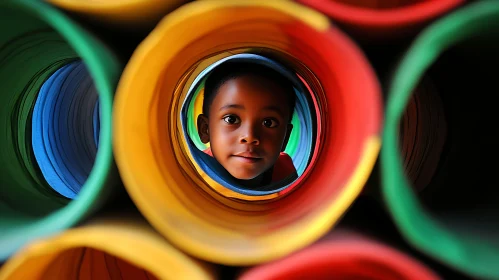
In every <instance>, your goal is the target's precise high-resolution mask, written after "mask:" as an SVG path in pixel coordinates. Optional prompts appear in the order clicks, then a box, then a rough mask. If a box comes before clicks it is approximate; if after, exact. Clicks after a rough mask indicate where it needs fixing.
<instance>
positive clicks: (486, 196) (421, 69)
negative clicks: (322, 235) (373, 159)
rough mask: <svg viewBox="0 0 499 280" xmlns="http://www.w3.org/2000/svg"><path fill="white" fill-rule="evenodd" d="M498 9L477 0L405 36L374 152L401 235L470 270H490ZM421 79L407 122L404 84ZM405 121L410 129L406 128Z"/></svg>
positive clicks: (495, 243) (495, 270)
mask: <svg viewBox="0 0 499 280" xmlns="http://www.w3.org/2000/svg"><path fill="white" fill-rule="evenodd" d="M498 19H499V3H497V2H495V1H482V2H478V3H475V4H472V5H470V6H468V7H466V8H463V9H462V10H460V11H457V12H455V13H453V14H451V15H449V16H447V17H445V18H443V19H441V20H439V21H438V22H436V23H435V24H433V25H431V26H430V27H429V28H427V29H426V30H424V32H423V33H422V34H421V35H420V36H419V37H418V38H417V39H416V40H415V42H414V43H413V44H412V46H411V47H410V49H409V50H408V51H407V53H406V54H405V56H404V57H403V59H402V61H401V64H400V65H399V67H398V69H397V71H396V72H395V76H394V79H393V81H392V83H391V87H390V90H389V96H388V101H387V109H386V123H385V131H384V136H383V141H384V145H383V148H382V152H381V167H382V183H383V186H382V191H383V195H384V198H385V201H386V203H387V206H388V209H389V211H390V213H391V215H392V217H393V219H394V221H395V223H396V224H397V226H398V228H399V230H400V231H401V233H402V235H404V236H405V238H406V239H407V240H408V241H409V242H410V243H411V244H412V245H413V246H415V247H416V248H417V249H419V250H421V251H423V252H425V253H426V254H428V255H430V256H432V257H434V258H435V259H438V260H440V261H441V262H443V263H446V264H447V265H450V266H452V267H453V268H455V269H457V270H460V271H463V272H465V273H468V274H470V275H473V276H474V277H479V278H498V277H499V267H498V266H497V264H498V263H499V239H498V236H499V235H498V233H499V226H498V225H499V224H498V223H497V220H498V218H499V206H498V205H499V204H498V201H499V200H498V199H499V191H498V188H497V184H498V180H497V176H496V173H497V163H496V162H495V158H497V156H499V149H498V145H497V143H496V142H497V141H496V138H495V133H494V132H493V130H494V127H495V126H496V123H497V114H496V112H497V108H496V107H497V106H496V104H495V102H491V101H492V99H491V98H493V97H492V96H491V93H492V92H496V91H497V90H499V86H498V83H497V78H496V73H497V63H498V62H499V53H498V52H497V47H498V46H499V20H498ZM428 81H431V87H430V88H431V90H429V91H428V92H427V93H426V95H427V97H426V101H424V102H423V99H421V97H422V96H421V95H420V94H418V93H416V95H415V98H417V99H419V101H417V102H419V106H420V107H422V108H424V109H422V110H419V113H420V114H421V116H420V117H419V118H418V121H417V122H419V123H417V122H414V121H413V122H412V124H411V122H410V121H409V122H407V118H410V115H413V116H414V113H411V110H414V105H409V106H408V107H407V105H408V102H409V100H410V98H411V93H412V92H414V91H416V92H417V91H418V90H415V89H416V88H421V87H422V86H423V87H424V85H425V84H427V82H428ZM426 88H427V89H428V87H427V86H426ZM428 93H430V94H431V95H434V96H433V97H431V98H429V96H428ZM432 100H433V101H432ZM412 102H414V101H412ZM411 125H412V128H411ZM414 126H417V127H419V128H420V132H418V133H406V132H407V130H408V129H409V130H410V129H412V130H413V131H414V128H415V127H414ZM400 127H405V128H403V129H404V130H406V131H405V132H402V133H401V131H400V130H399V128H400ZM400 136H402V138H400ZM401 141H402V142H401ZM408 142H409V143H408ZM411 146H412V147H414V148H413V149H412V152H411V153H408V152H407V151H408V150H411V149H408V147H411ZM399 147H400V149H402V151H401V150H400V149H399ZM435 147H437V148H435ZM423 154H424V156H422V155H423ZM406 174H407V175H406ZM414 189H417V190H419V192H416V191H414Z"/></svg>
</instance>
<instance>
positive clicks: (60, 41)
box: [0, 0, 121, 260]
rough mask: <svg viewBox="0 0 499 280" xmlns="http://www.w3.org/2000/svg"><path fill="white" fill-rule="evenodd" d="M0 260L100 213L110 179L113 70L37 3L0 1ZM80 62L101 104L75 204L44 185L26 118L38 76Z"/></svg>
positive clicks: (114, 65)
mask: <svg viewBox="0 0 499 280" xmlns="http://www.w3.org/2000/svg"><path fill="white" fill-rule="evenodd" d="M0 19H1V20H0V30H1V32H0V46H1V50H0V56H1V58H0V60H2V64H1V66H0V81H1V83H2V87H3V89H4V90H3V93H2V95H1V96H2V98H3V101H2V102H1V104H2V105H1V107H0V119H1V122H0V123H1V125H0V126H1V129H2V131H4V132H6V133H2V134H1V135H2V136H1V139H0V141H1V143H2V146H3V148H2V152H1V156H0V177H1V178H2V187H1V188H0V260H4V259H6V258H7V257H8V256H9V255H10V254H12V253H13V252H14V251H16V250H17V249H19V248H20V247H21V246H23V245H24V244H25V243H26V242H29V241H30V240H32V239H34V238H38V237H41V236H45V235H48V234H52V233H54V232H57V231H59V230H62V229H65V228H67V227H69V226H72V225H74V224H75V223H77V222H78V221H80V220H81V219H82V218H83V217H85V216H86V215H88V214H90V213H92V212H93V211H95V210H96V209H97V208H99V207H100V206H101V205H102V204H103V203H104V202H105V201H106V199H107V198H108V197H109V195H110V194H111V193H112V190H113V186H114V184H115V182H116V181H117V173H116V169H115V167H114V163H113V156H112V147H111V109H112V101H113V92H114V87H115V84H116V83H117V79H118V77H119V71H120V69H121V67H120V65H119V64H118V62H117V61H116V59H115V58H114V56H113V54H112V53H111V52H110V51H109V50H108V49H107V48H106V47H105V46H104V45H102V44H101V43H100V42H99V41H98V40H96V39H95V38H93V37H92V36H91V35H89V34H88V33H87V32H86V31H85V30H83V29H82V28H81V27H79V26H78V25H76V24H75V23H74V22H73V21H71V20H70V19H69V18H67V17H66V16H65V15H64V14H62V13H61V12H59V11H58V10H56V9H54V8H53V7H51V6H49V5H47V4H46V3H43V2H41V1H17V0H16V1H2V2H1V3H0ZM76 59H81V60H83V61H84V62H85V64H86V65H87V67H88V70H89V72H90V74H91V76H92V78H93V80H94V83H95V86H96V88H97V91H98V93H99V99H100V110H101V113H102V114H101V118H100V136H99V141H100V143H99V150H98V152H97V155H96V159H95V163H94V167H93V168H92V170H91V172H90V174H89V177H88V179H87V180H86V182H85V184H84V186H83V188H82V190H81V192H80V194H79V196H78V199H77V200H73V201H69V200H68V199H65V198H63V197H62V196H60V195H58V194H57V193H56V192H54V191H53V190H52V188H50V186H49V185H48V184H47V183H46V182H45V180H44V178H43V176H42V174H41V172H40V170H39V169H38V166H37V163H36V160H35V158H34V155H33V151H32V148H31V147H32V146H31V145H32V142H31V114H32V109H33V106H34V104H35V100H36V96H37V92H38V90H39V89H40V87H41V86H42V84H43V82H44V81H45V79H47V78H48V77H49V76H50V75H51V74H52V73H54V72H55V71H56V70H57V69H59V68H60V67H62V66H63V65H65V64H67V63H69V62H71V61H74V60H76Z"/></svg>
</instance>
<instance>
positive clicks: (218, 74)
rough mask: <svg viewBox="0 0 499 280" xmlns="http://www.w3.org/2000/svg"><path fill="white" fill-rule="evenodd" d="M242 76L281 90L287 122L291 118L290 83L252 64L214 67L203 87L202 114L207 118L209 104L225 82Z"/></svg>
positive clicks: (292, 110)
mask: <svg viewBox="0 0 499 280" xmlns="http://www.w3.org/2000/svg"><path fill="white" fill-rule="evenodd" d="M243 76H253V77H258V78H263V79H265V80H267V81H269V82H271V83H273V84H275V85H277V86H279V87H280V88H282V89H283V91H284V93H285V94H286V96H287V97H288V98H287V101H288V105H289V108H290V116H289V122H291V119H292V117H293V112H294V108H295V102H296V95H295V90H294V88H293V85H292V82H291V81H290V80H289V79H287V78H286V77H284V76H283V75H282V74H281V73H279V72H277V71H275V70H273V69H272V68H270V67H267V66H264V65H261V64H257V63H252V62H226V63H224V64H222V65H220V66H218V67H216V68H215V69H214V70H213V71H212V72H211V73H210V74H209V76H208V77H207V79H206V82H205V86H204V98H203V114H205V115H206V116H208V114H209V112H210V107H211V103H212V102H213V99H215V96H216V95H217V93H218V90H219V89H220V87H221V86H222V85H223V84H224V83H225V82H227V81H229V80H231V79H235V78H239V77H243Z"/></svg>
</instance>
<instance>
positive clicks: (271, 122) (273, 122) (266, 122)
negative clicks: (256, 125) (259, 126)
mask: <svg viewBox="0 0 499 280" xmlns="http://www.w3.org/2000/svg"><path fill="white" fill-rule="evenodd" d="M263 125H264V126H265V127H269V128H273V127H276V126H278V125H279V122H278V121H277V120H275V119H265V120H263Z"/></svg>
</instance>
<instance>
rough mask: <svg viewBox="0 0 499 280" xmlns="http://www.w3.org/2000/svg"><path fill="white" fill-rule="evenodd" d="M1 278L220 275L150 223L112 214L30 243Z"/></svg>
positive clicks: (142, 279)
mask: <svg viewBox="0 0 499 280" xmlns="http://www.w3.org/2000/svg"><path fill="white" fill-rule="evenodd" d="M111 240H112V242H110V241H111ZM0 279H1V280H9V279H13V280H14V279H53V280H59V279H60V280H66V279H82V280H91V279H102V280H107V279H109V280H113V279H123V280H132V279H133V280H152V279H215V274H214V269H213V267H211V266H209V265H207V264H203V263H201V262H199V261H196V260H194V259H192V258H191V257H189V256H187V255H185V254H184V253H182V252H180V251H178V250H177V249H175V248H174V247H172V246H171V245H170V244H168V243H167V242H166V240H165V239H163V238H162V237H161V236H160V235H159V234H158V233H157V232H156V231H154V230H153V229H152V228H151V227H150V226H149V225H147V224H146V223H145V222H144V221H142V220H140V219H133V218H129V219H119V218H107V219H101V220H99V221H95V222H93V223H91V224H89V225H85V226H82V227H79V228H75V229H70V230H68V231H66V232H64V233H62V234H59V235H56V236H53V237H51V238H48V239H42V240H39V241H36V242H35V243H33V244H30V245H29V246H27V247H26V248H24V249H23V250H21V251H19V252H18V253H17V254H16V255H14V256H13V257H12V258H11V259H9V261H8V262H7V263H5V265H4V266H3V267H2V269H1V270H0Z"/></svg>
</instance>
